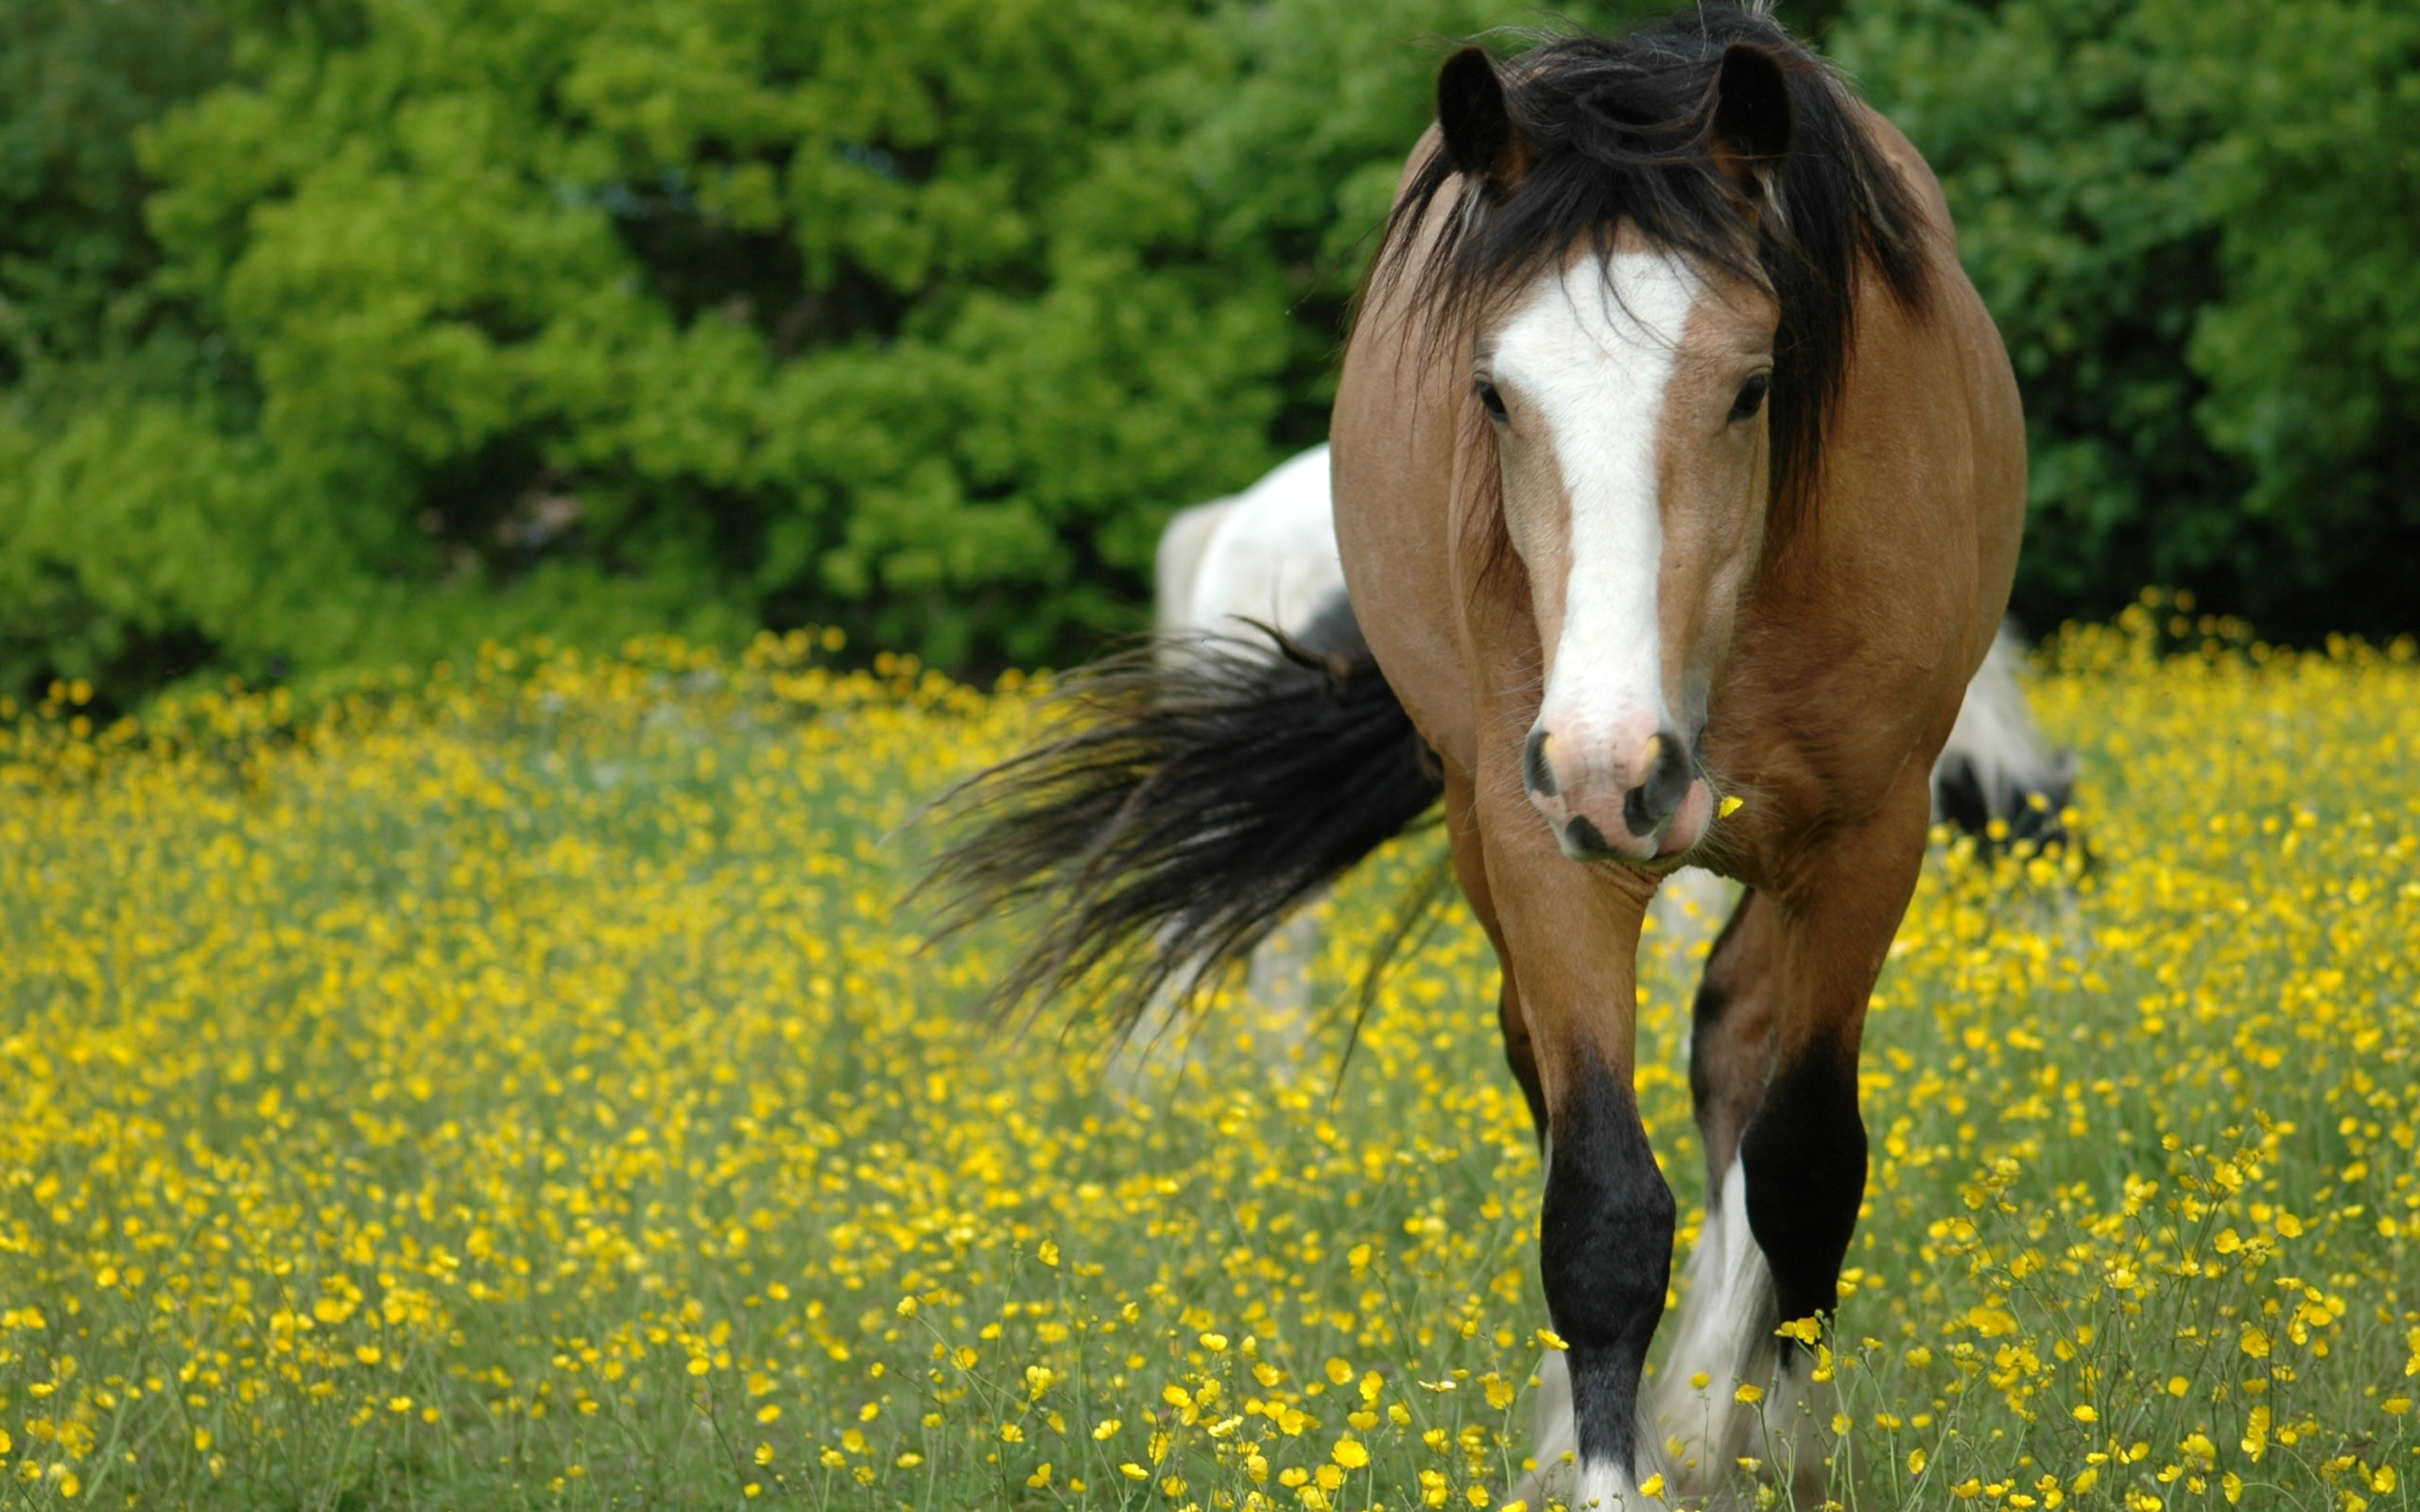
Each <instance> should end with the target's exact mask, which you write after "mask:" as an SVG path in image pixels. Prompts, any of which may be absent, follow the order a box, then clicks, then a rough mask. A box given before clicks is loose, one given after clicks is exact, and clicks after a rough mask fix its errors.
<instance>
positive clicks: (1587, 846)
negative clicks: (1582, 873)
mask: <svg viewBox="0 0 2420 1512" xmlns="http://www.w3.org/2000/svg"><path fill="white" fill-rule="evenodd" d="M1563 833H1564V834H1566V835H1568V836H1569V837H1570V839H1571V847H1572V849H1573V850H1575V851H1579V852H1580V853H1581V854H1582V855H1588V856H1593V855H1598V854H1600V853H1602V852H1603V851H1606V850H1608V849H1610V848H1609V847H1607V845H1606V844H1605V832H1604V831H1602V830H1599V829H1598V828H1597V827H1596V826H1595V825H1593V824H1591V823H1589V822H1588V820H1587V818H1586V816H1574V817H1573V819H1572V821H1571V822H1570V823H1569V824H1566V825H1564V827H1563Z"/></svg>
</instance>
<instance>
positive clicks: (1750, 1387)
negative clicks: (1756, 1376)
mask: <svg viewBox="0 0 2420 1512" xmlns="http://www.w3.org/2000/svg"><path fill="white" fill-rule="evenodd" d="M1731 1400H1734V1401H1737V1402H1743V1403H1745V1404H1747V1405H1748V1406H1751V1407H1753V1406H1755V1404H1756V1403H1757V1402H1760V1401H1762V1400H1765V1388H1764V1387H1762V1386H1760V1385H1757V1384H1756V1383H1754V1382H1751V1381H1742V1382H1741V1383H1739V1389H1737V1391H1734V1392H1733V1393H1732V1394H1731Z"/></svg>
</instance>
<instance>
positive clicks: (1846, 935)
mask: <svg viewBox="0 0 2420 1512" xmlns="http://www.w3.org/2000/svg"><path fill="white" fill-rule="evenodd" d="M1907 809H1908V805H1905V804H1902V805H1899V806H1898V808H1897V809H1894V811H1893V813H1894V815H1895V816H1896V818H1895V820H1894V822H1892V823H1889V824H1887V825H1877V826H1876V827H1875V828H1874V829H1873V831H1872V832H1871V833H1865V834H1861V835H1858V836H1857V837H1855V838H1854V840H1853V841H1852V842H1851V843H1846V844H1842V845H1841V846H1838V847H1836V848H1834V850H1833V851H1831V852H1830V853H1829V854H1827V856H1826V857H1825V860H1824V865H1823V866H1822V867H1821V868H1818V869H1817V870H1816V871H1815V872H1814V874H1812V875H1810V876H1808V877H1806V878H1805V879H1803V880H1802V881H1801V884H1800V885H1798V886H1796V887H1793V888H1791V889H1789V892H1788V893H1787V894H1785V895H1782V896H1779V897H1775V896H1773V895H1772V894H1769V893H1764V892H1752V893H1750V894H1749V895H1748V896H1747V898H1746V899H1744V900H1743V901H1742V902H1741V904H1740V907H1739V912H1738V913H1737V915H1736V916H1735V917H1734V919H1733V920H1732V923H1731V925H1730V927H1729V928H1727V929H1726V930H1725V931H1724V932H1723V936H1722V938H1721V939H1720V941H1718V942H1717V945H1716V947H1715V950H1714V953H1713V954H1712V956H1711V957H1710V958H1709V960H1708V962H1707V965H1706V974H1705V982H1704V985H1703V987H1702V988H1701V989H1700V992H1699V999H1698V1014H1697V1023H1696V1026H1695V1035H1694V1037H1693V1040H1692V1046H1691V1065H1690V1082H1691V1086H1692V1090H1693V1091H1694V1092H1695V1094H1696V1097H1697V1104H1698V1125H1699V1128H1700V1131H1701V1133H1702V1134H1703V1137H1704V1140H1705V1144H1706V1158H1707V1173H1706V1182H1707V1187H1706V1221H1705V1227H1704V1229H1703V1230H1701V1232H1700V1234H1699V1238H1698V1246H1697V1250H1696V1253H1695V1254H1694V1255H1693V1256H1692V1257H1691V1259H1690V1262H1689V1268H1688V1290H1687V1296H1686V1297H1685V1300H1684V1302H1683V1304H1682V1315H1681V1319H1680V1326H1679V1333H1678V1337H1677V1338H1676V1340H1675V1341H1674V1344H1673V1348H1672V1350H1671V1353H1670V1355H1669V1357H1668V1361H1667V1365H1666V1367H1665V1370H1664V1373H1663V1377H1662V1385H1661V1387H1660V1389H1659V1391H1658V1393H1657V1402H1656V1420H1657V1427H1658V1431H1659V1433H1661V1434H1662V1435H1664V1440H1665V1447H1666V1450H1667V1452H1668V1456H1669V1459H1670V1462H1671V1465H1672V1471H1673V1474H1672V1479H1673V1484H1674V1486H1675V1489H1676V1490H1679V1491H1680V1492H1682V1493H1683V1494H1684V1495H1686V1496H1690V1497H1697V1498H1704V1499H1709V1500H1711V1501H1712V1502H1714V1503H1715V1504H1718V1505H1720V1504H1722V1503H1723V1502H1724V1498H1725V1493H1726V1490H1727V1489H1728V1488H1730V1485H1731V1483H1732V1482H1733V1481H1734V1480H1735V1479H1736V1478H1737V1476H1738V1474H1739V1467H1740V1465H1741V1462H1742V1461H1743V1460H1745V1461H1750V1462H1753V1463H1754V1464H1755V1465H1756V1467H1757V1469H1759V1470H1760V1471H1761V1472H1763V1474H1764V1475H1766V1476H1769V1477H1770V1478H1772V1479H1773V1480H1776V1481H1780V1482H1784V1483H1787V1484H1789V1486H1791V1488H1792V1490H1793V1492H1794V1494H1795V1495H1796V1497H1797V1499H1798V1501H1799V1503H1800V1504H1802V1505H1813V1504H1815V1503H1819V1502H1821V1501H1822V1500H1823V1489H1824V1483H1825V1481H1826V1479H1827V1476H1828V1474H1829V1470H1828V1468H1827V1467H1826V1465H1825V1463H1824V1442H1825V1438H1826V1435H1827V1431H1828V1425H1829V1421H1830V1418H1831V1416H1832V1411H1833V1408H1832V1391H1831V1387H1830V1382H1829V1379H1828V1376H1829V1373H1828V1371H1826V1370H1825V1369H1824V1349H1825V1345H1824V1335H1823V1333H1822V1332H1816V1330H1824V1331H1828V1329H1829V1327H1830V1320H1831V1315H1832V1313H1833V1311H1834V1309H1835V1308H1836V1307H1837V1306H1838V1305H1839V1300H1840V1275H1841V1263H1842V1262H1843V1260H1844V1259H1845V1257H1846V1255H1847V1252H1848V1246H1849V1240H1850V1237H1851V1236H1852V1234H1853V1233H1854V1232H1855V1230H1856V1227H1857V1215H1858V1206H1859V1204H1860V1203H1861V1202H1862V1200H1863V1198H1864V1194H1865V1166H1866V1141H1865V1125H1864V1123H1863V1121H1862V1119H1861V1118H1860V1117H1859V1115H1858V1093H1857V1063H1858V1044H1859V1040H1860V1039H1861V1037H1862V1034H1863V1029H1864V1022H1865V1006H1866V1001H1867V999H1868V997H1869V996H1870V995H1871V993H1872V991H1873V988H1874V982H1875V978H1876V975H1877V974H1878V973H1879V972H1880V970H1881V966H1882V960H1883V957H1884V956H1885V954H1887V953H1888V951H1889V949H1890V943H1891V937H1892V936H1893V933H1894V932H1895V931H1896V930H1897V928H1898V922H1899V918H1900V915H1901V914H1902V913H1903V912H1904V911H1905V909H1906V907H1907V900H1908V896H1909V893H1910V891H1911V889H1912V887H1913V884H1914V877H1915V871H1916V868H1917V866H1918V864H1919V862H1920V860H1921V855H1922V846H1923V833H1922V828H1921V823H1920V821H1921V819H1922V817H1923V816H1922V812H1921V811H1914V813H1913V816H1912V818H1911V817H1910V816H1909V814H1908V813H1906V812H1903V811H1906V810H1907ZM1803 1319H1814V1320H1816V1323H1815V1329H1813V1330H1803V1331H1802V1330H1792V1331H1791V1332H1790V1333H1789V1334H1785V1333H1782V1332H1777V1331H1779V1330H1780V1329H1781V1328H1782V1327H1783V1325H1785V1324H1793V1323H1797V1322H1799V1321H1800V1320H1803ZM1742 1386H1749V1387H1754V1388H1755V1389H1754V1390H1753V1391H1745V1392H1743V1391H1742V1390H1741V1389H1740V1388H1741V1387H1742ZM1743 1398H1744V1399H1745V1400H1742V1399H1743Z"/></svg>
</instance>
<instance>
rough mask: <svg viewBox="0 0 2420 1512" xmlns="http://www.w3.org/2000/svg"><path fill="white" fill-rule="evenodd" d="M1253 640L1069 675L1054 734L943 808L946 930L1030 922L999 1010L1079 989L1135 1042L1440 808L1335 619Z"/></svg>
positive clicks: (1348, 620)
mask: <svg viewBox="0 0 2420 1512" xmlns="http://www.w3.org/2000/svg"><path fill="white" fill-rule="evenodd" d="M1260 628H1261V629H1262V632H1263V634H1264V635H1265V636H1266V640H1262V639H1259V638H1257V637H1255V638H1249V639H1246V638H1229V637H1214V638H1209V639H1205V640H1203V641H1200V642H1196V643H1190V644H1185V645H1184V646H1182V647H1176V648H1169V647H1162V648H1160V649H1158V650H1157V651H1154V650H1143V651H1137V652H1133V653H1130V654H1128V655H1125V656H1121V657H1117V658H1115V659H1113V660H1111V661H1108V662H1100V663H1098V664H1096V665H1095V666H1093V667H1091V668H1089V669H1086V670H1084V671H1081V672H1079V673H1076V674H1074V675H1073V676H1072V678H1071V679H1070V680H1069V682H1068V684H1067V686H1066V688H1065V691H1064V693H1063V695H1062V696H1063V700H1064V704H1063V708H1064V714H1065V718H1064V726H1063V728H1064V732H1063V733H1062V734H1059V735H1058V736H1057V737H1056V738H1054V739H1052V740H1050V741H1048V742H1047V743H1046V744H1044V745H1042V746H1040V747H1035V748H1034V749H1032V750H1029V751H1027V752H1026V753H1024V754H1023V755H1020V756H1017V757H1014V758H1012V759H1011V760H1009V761H1007V762H1004V763H1002V764H1001V765H998V766H994V767H993V768H992V769H991V770H989V771H986V772H983V773H981V774H980V775H978V776H977V777H974V778H972V779H970V780H969V781H967V782H964V783H961V784H960V785H959V787H957V788H956V789H954V790H952V791H951V792H950V793H949V794H947V795H945V796H944V797H943V798H942V799H941V800H940V804H939V806H940V807H941V808H942V811H943V812H944V813H945V814H946V815H947V816H948V818H949V822H950V828H951V832H952V833H951V838H950V840H949V843H948V844H947V847H946V849H945V850H944V851H943V852H942V855H941V857H940V859H939V860H938V861H936V862H935V863H934V865H933V868H932V870H931V872H930V873H929V874H928V876H927V877H926V879H925V886H927V887H930V888H933V889H935V890H936V891H938V892H939V893H940V895H941V896H942V899H943V905H942V934H944V935H946V934H949V933H952V932H955V931H957V930H960V929H964V928H967V927H970V926H972V925H974V924H977V923H980V922H982V921H984V920H986V919H992V918H995V917H998V916H999V915H1001V914H1003V913H1020V914H1026V915H1029V916H1031V917H1033V918H1035V919H1038V920H1039V926H1040V927H1039V930H1038V933H1037V934H1036V936H1035V937H1034V939H1033V941H1032V943H1031V944H1030V945H1029V946H1028V947H1027V948H1026V950H1025V952H1024V953H1023V954H1021V955H1020V956H1019V957H1018V959H1017V961H1016V964H1015V965H1014V966H1013V967H1012V968H1011V970H1010V971H1009V973H1008V975H1007V976H1006V977H1005V978H1003V979H1002V980H1001V981H1000V982H999V983H998V984H997V985H996V986H995V987H994V988H993V991H992V994H991V1005H992V1006H993V1007H994V1009H995V1010H996V1011H999V1012H1002V1013H1012V1012H1014V1011H1015V1010H1016V1009H1017V1008H1018V1006H1019V1005H1023V1004H1026V1003H1028V1002H1029V1001H1030V1000H1036V999H1037V998H1038V997H1043V996H1048V995H1050V994H1052V993H1055V992H1057V991H1059V990H1061V989H1063V988H1070V987H1075V986H1079V985H1081V986H1084V987H1086V988H1090V989H1091V990H1093V991H1094V992H1095V993H1097V994H1098V996H1099V998H1100V999H1101V1000H1102V1002H1103V1004H1104V1005H1105V1006H1106V1007H1107V1008H1108V1009H1109V1011H1110V1013H1111V1015H1112V1017H1113V1018H1114V1019H1115V1022H1117V1024H1118V1026H1119V1027H1120V1028H1121V1029H1123V1028H1131V1027H1132V1024H1133V1023H1134V1022H1135V1020H1136V1019H1137V1018H1139V1017H1140V1016H1141V1014H1142V1012H1143V1010H1144V1008H1145V1007H1146V1006H1147V1005H1149V1004H1150V1001H1151V999H1152V998H1153V997H1154V996H1155V995H1156V994H1157V993H1158V992H1159V991H1160V990H1161V989H1162V988H1164V987H1166V986H1167V985H1168V984H1169V983H1171V982H1174V983H1175V984H1177V986H1178V988H1179V989H1180V990H1181V991H1183V992H1184V994H1185V995H1186V996H1188V997H1190V996H1193V995H1194V994H1196V993H1198V992H1199V990H1200V989H1201V988H1202V987H1204V986H1205V985H1206V984H1207V983H1208V982H1209V981H1210V980H1211V979H1212V978H1213V977H1214V976H1216V975H1217V974H1218V973H1219V972H1220V971H1223V970H1224V969H1225V968H1227V967H1229V966H1231V965H1233V964H1234V963H1236V962H1238V961H1241V960H1242V959H1243V958H1244V957H1246V956H1248V955H1249V954H1252V951H1253V947H1254V946H1256V945H1258V944H1259V943H1260V941H1261V940H1262V939H1264V938H1265V937H1267V936H1268V935H1269V933H1270V931H1271V930H1272V929H1274V928H1275V927H1276V926H1277V925H1278V924H1279V923H1281V922H1283V921H1284V919H1285V918H1286V916H1287V915H1288V914H1289V913H1291V912H1292V911H1293V910H1294V909H1295V907H1297V906H1298V905H1299V904H1301V903H1302V902H1305V900H1306V899H1308V898H1309V897H1310V896H1311V895H1313V894H1314V893H1316V892H1318V891H1319V890H1320V889H1321V888H1322V887H1323V886H1325V885H1327V884H1328V883H1330V882H1332V881H1334V880H1335V879H1336V878H1337V877H1339V876H1340V875H1341V874H1343V873H1344V872H1345V871H1346V870H1348V869H1350V868H1352V866H1353V865H1354V863H1356V862H1357V861H1359V860H1360V859H1361V858H1362V857H1364V856H1366V855H1368V854H1369V853H1370V852H1371V851H1374V850H1375V849H1377V847H1378V846H1379V845H1380V844H1381V843H1383V842H1384V841H1386V840H1387V839H1388V838H1389V837H1390V836H1392V835H1394V834H1396V833H1400V832H1401V831H1402V830H1404V829H1405V828H1406V827H1408V826H1409V824H1410V823H1411V822H1412V821H1413V820H1414V819H1416V818H1418V817H1419V816H1421V814H1422V813H1424V812H1425V811H1426V809H1427V808H1428V807H1429V806H1430V805H1431V804H1432V803H1434V802H1435V801H1436V799H1437V797H1438V795H1439V794H1440V793H1441V792H1442V791H1443V782H1441V780H1440V778H1439V775H1438V772H1437V769H1436V766H1435V763H1434V759H1433V758H1432V757H1431V755H1430V754H1429V752H1428V749H1427V747H1426V746H1425V745H1424V744H1423V743H1422V741H1421V738H1420V735H1419V733H1418V732H1417V731H1416V730H1413V728H1412V724H1411V719H1410V716H1409V715H1408V714H1407V713H1404V708H1403V705H1402V703H1401V702H1399V701H1398V700H1397V699H1396V697H1395V696H1394V691H1393V690H1392V689H1391V688H1389V687H1388V686H1387V680H1386V679H1385V678H1384V677H1383V676H1381V675H1380V673H1379V671H1378V666H1377V662H1376V661H1375V660H1374V658H1373V657H1372V656H1371V655H1370V648H1369V646H1368V644H1366V643H1365V642H1364V641H1363V640H1362V638H1361V629H1360V626H1359V624H1358V623H1357V622H1356V621H1355V619H1354V618H1353V611H1352V609H1351V607H1350V606H1349V605H1347V604H1346V603H1345V602H1344V601H1343V600H1342V599H1341V598H1339V599H1338V600H1337V603H1336V605H1335V606H1334V607H1333V608H1332V609H1331V610H1329V611H1328V612H1327V613H1325V614H1323V615H1322V616H1321V618H1320V619H1319V620H1318V621H1317V622H1315V623H1314V624H1313V625H1312V626H1311V627H1309V628H1307V629H1306V630H1305V631H1304V632H1303V634H1302V636H1301V637H1300V638H1299V639H1296V638H1289V637H1288V636H1285V635H1283V634H1280V633H1279V632H1277V631H1275V630H1271V629H1268V628H1267V627H1260ZM1171 651H1173V654H1171ZM1437 890H1440V889H1437V888H1435V887H1433V886H1432V887H1431V888H1430V889H1428V891H1429V892H1431V893H1433V892H1435V891H1437ZM1425 902H1426V899H1424V908H1425ZM1408 929H1409V922H1407V923H1405V924H1403V925H1401V926H1399V928H1398V931H1397V934H1398V936H1401V935H1402V934H1404V933H1405V932H1406V931H1407V930H1408ZM1399 943H1400V938H1398V939H1396V940H1391V941H1389V942H1388V944H1387V945H1386V946H1382V948H1381V954H1385V953H1386V951H1387V949H1388V947H1390V946H1392V945H1394V944H1399Z"/></svg>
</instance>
